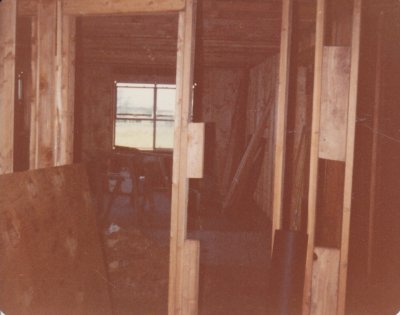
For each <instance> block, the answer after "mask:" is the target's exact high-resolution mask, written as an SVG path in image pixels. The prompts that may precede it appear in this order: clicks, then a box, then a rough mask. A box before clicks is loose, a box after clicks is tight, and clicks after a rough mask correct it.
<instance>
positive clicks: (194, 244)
mask: <svg viewBox="0 0 400 315" xmlns="http://www.w3.org/2000/svg"><path fill="white" fill-rule="evenodd" d="M183 251H184V256H185V261H184V264H183V269H184V283H183V287H184V290H183V314H185V315H197V314H198V313H199V312H198V303H199V264H200V242H199V241H196V240H185V244H184V249H183Z"/></svg>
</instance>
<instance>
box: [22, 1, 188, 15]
mask: <svg viewBox="0 0 400 315" xmlns="http://www.w3.org/2000/svg"><path fill="white" fill-rule="evenodd" d="M38 1H39V0H20V1H19V4H18V11H19V14H21V15H35V14H36V12H37V4H38ZM52 1H55V0H52ZM184 8H185V0H113V1H110V0H63V11H64V13H65V14H67V15H109V14H135V13H154V12H171V11H176V12H177V11H182V10H183V9H184Z"/></svg>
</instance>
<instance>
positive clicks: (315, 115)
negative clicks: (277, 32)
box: [302, 0, 326, 315]
mask: <svg viewBox="0 0 400 315" xmlns="http://www.w3.org/2000/svg"><path fill="white" fill-rule="evenodd" d="M325 7H326V0H318V1H317V17H316V23H317V26H316V35H315V59H314V89H313V105H312V123H311V148H310V175H309V184H308V215H307V234H308V243H307V259H306V268H305V276H304V292H303V309H302V311H303V312H302V314H303V315H309V314H310V310H311V286H312V269H313V255H314V243H315V220H316V204H317V192H318V153H319V131H320V115H321V106H320V101H321V94H322V93H321V88H322V57H323V52H324V31H325Z"/></svg>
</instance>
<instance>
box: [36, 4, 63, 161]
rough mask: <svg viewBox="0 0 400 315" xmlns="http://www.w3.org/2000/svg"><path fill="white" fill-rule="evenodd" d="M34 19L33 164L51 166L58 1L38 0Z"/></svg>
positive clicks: (53, 145)
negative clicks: (34, 102) (35, 46)
mask: <svg viewBox="0 0 400 315" xmlns="http://www.w3.org/2000/svg"><path fill="white" fill-rule="evenodd" d="M34 19H35V20H36V21H37V22H36V23H35V24H36V25H37V28H35V30H36V31H37V34H36V36H37V60H35V61H36V66H35V71H36V73H34V75H35V76H36V78H35V83H36V93H35V96H36V99H35V101H36V105H35V116H36V120H35V121H33V123H34V124H33V125H31V128H32V129H34V132H32V133H33V134H34V135H35V138H34V139H32V140H33V141H34V144H32V148H33V149H34V151H33V152H31V154H33V155H34V158H33V159H34V161H33V165H31V167H32V168H41V167H50V166H54V164H55V140H56V134H55V132H54V127H55V115H56V106H55V101H56V99H55V91H56V84H55V82H56V58H55V56H56V50H57V42H56V38H57V23H56V22H57V2H55V1H44V0H40V1H39V5H38V15H37V17H35V18H34Z"/></svg>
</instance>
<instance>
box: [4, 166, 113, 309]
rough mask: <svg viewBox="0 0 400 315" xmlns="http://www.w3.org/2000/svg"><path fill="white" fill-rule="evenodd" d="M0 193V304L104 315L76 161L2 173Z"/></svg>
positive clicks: (99, 262)
mask: <svg viewBox="0 0 400 315" xmlns="http://www.w3.org/2000/svg"><path fill="white" fill-rule="evenodd" d="M0 191H1V192H2V193H1V195H0V230H1V234H0V256H1V264H0V279H1V281H0V309H1V310H2V311H3V312H5V313H6V314H10V315H12V314H18V315H25V314H43V315H46V314H59V315H63V314H65V315H67V314H68V315H69V314H77V315H78V314H80V315H87V314H99V315H100V314H104V315H109V314H111V309H110V305H111V304H110V298H109V293H108V282H107V276H106V269H105V263H104V259H103V254H102V251H101V248H100V239H99V231H98V229H97V226H96V218H95V213H94V208H93V205H92V200H91V196H90V193H89V187H88V181H87V176H86V173H85V169H84V168H83V166H81V165H71V166H65V167H58V168H48V169H42V170H37V171H29V172H21V173H14V174H7V175H2V176H0Z"/></svg>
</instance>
